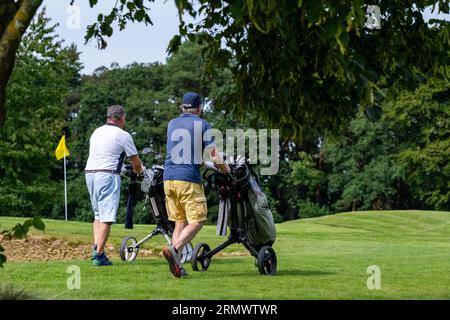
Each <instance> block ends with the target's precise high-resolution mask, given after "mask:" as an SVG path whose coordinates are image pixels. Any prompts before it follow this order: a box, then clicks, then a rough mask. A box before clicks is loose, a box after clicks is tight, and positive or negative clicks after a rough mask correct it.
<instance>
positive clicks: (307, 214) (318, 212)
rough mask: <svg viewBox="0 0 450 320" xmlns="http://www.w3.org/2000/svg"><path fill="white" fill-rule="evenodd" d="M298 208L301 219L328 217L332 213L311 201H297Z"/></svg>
mask: <svg viewBox="0 0 450 320" xmlns="http://www.w3.org/2000/svg"><path fill="white" fill-rule="evenodd" d="M296 207H297V209H298V212H299V217H300V218H301V219H304V218H314V217H320V216H326V215H328V214H330V211H329V210H328V209H327V208H326V207H321V206H319V205H318V204H316V203H314V202H311V201H309V200H306V201H304V200H299V201H297V204H296Z"/></svg>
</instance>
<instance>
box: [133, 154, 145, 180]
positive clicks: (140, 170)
mask: <svg viewBox="0 0 450 320" xmlns="http://www.w3.org/2000/svg"><path fill="white" fill-rule="evenodd" d="M130 161H131V165H132V167H133V170H134V172H136V174H137V175H142V174H144V170H145V169H144V166H143V165H142V161H141V159H139V157H138V156H131V157H130Z"/></svg>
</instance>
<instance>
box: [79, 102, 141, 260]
mask: <svg viewBox="0 0 450 320" xmlns="http://www.w3.org/2000/svg"><path fill="white" fill-rule="evenodd" d="M124 128H125V110H124V108H123V107H121V106H110V107H108V111H107V120H106V124H105V125H103V126H101V127H99V128H97V129H95V131H94V132H93V133H92V135H91V138H90V140H89V144H90V147H89V158H88V160H87V164H86V168H85V173H86V184H87V188H88V191H89V195H90V198H91V204H92V210H93V211H94V215H95V220H94V248H93V251H92V263H93V265H95V266H109V265H112V263H111V262H110V261H109V260H108V258H107V257H106V254H105V251H104V250H105V245H106V241H107V240H108V236H109V232H110V230H111V225H112V224H113V223H115V222H116V214H117V209H118V207H119V200H120V171H121V167H122V163H123V161H124V159H125V156H127V157H128V158H129V159H130V161H131V164H132V166H133V170H134V171H135V172H136V173H137V174H138V175H141V174H143V172H144V167H143V166H142V162H141V160H140V159H139V157H138V155H137V154H138V152H137V150H136V146H135V144H134V142H133V138H132V137H131V135H130V134H129V133H128V132H126V131H124V130H123V129H124Z"/></svg>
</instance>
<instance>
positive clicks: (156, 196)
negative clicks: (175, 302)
mask: <svg viewBox="0 0 450 320" xmlns="http://www.w3.org/2000/svg"><path fill="white" fill-rule="evenodd" d="M123 175H125V176H127V177H129V178H130V180H131V182H130V187H129V190H128V201H127V216H126V224H125V228H130V226H131V228H132V225H133V224H132V221H133V211H134V202H135V197H136V192H137V189H138V186H139V185H140V187H141V188H140V189H141V191H142V192H144V193H145V197H146V201H147V202H148V203H150V205H151V207H152V210H151V213H152V216H153V219H154V220H155V223H156V228H155V229H154V230H152V231H151V232H150V234H148V235H147V236H146V237H145V238H144V239H142V240H140V241H137V240H136V238H134V237H125V238H124V239H123V240H122V244H121V246H120V252H119V253H120V257H121V259H122V260H124V261H134V260H135V259H136V256H137V254H138V252H139V249H140V247H141V245H142V244H143V243H144V242H146V241H148V240H150V239H151V238H153V237H154V236H156V235H158V234H161V235H162V236H163V237H164V238H165V239H166V242H167V244H171V243H172V239H171V237H172V234H173V230H174V227H175V223H174V222H172V221H170V220H169V218H168V215H167V210H166V200H165V199H166V198H165V193H164V181H163V175H164V167H163V166H158V165H154V166H152V171H151V174H150V175H151V176H152V178H150V179H149V180H146V179H144V180H142V181H140V180H138V179H137V176H136V174H135V173H134V172H133V169H132V167H131V166H126V167H125V170H124V173H123ZM149 181H151V182H149ZM191 254H192V244H191V243H190V242H188V243H187V244H186V245H185V246H184V247H183V252H182V254H181V262H185V261H189V260H190V257H191Z"/></svg>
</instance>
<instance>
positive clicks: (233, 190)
mask: <svg viewBox="0 0 450 320" xmlns="http://www.w3.org/2000/svg"><path fill="white" fill-rule="evenodd" d="M207 168H208V169H207V170H206V171H205V172H204V173H203V178H204V179H205V180H206V183H205V187H206V188H207V189H210V190H213V191H215V192H217V194H218V196H219V199H220V201H221V203H220V204H219V220H218V230H219V229H220V228H225V229H224V233H223V234H222V235H225V234H226V226H227V223H228V226H229V229H230V234H229V236H228V240H226V241H225V242H224V243H222V244H221V245H219V246H217V247H216V248H214V249H212V250H211V249H210V247H209V246H208V245H207V244H206V243H199V244H197V245H196V246H195V248H194V250H193V252H192V257H191V265H192V269H193V270H194V271H206V270H207V269H208V267H209V265H210V262H211V258H212V257H213V256H214V255H216V254H217V253H218V252H220V251H222V250H223V249H225V248H226V247H228V246H229V245H231V244H234V243H242V244H243V245H244V247H245V248H246V249H247V250H248V251H249V252H250V254H251V255H252V256H253V257H255V258H256V265H257V267H258V270H259V272H260V274H264V275H273V274H275V273H276V269H277V256H276V254H275V251H274V249H273V248H272V244H273V243H274V241H275V225H274V223H273V217H272V213H271V211H270V209H269V207H268V204H267V203H266V204H265V206H266V207H265V208H264V209H265V210H267V211H266V212H268V213H267V215H268V217H269V219H267V224H266V226H267V227H268V228H267V229H270V232H269V233H272V235H271V236H269V237H267V234H265V235H263V236H262V237H259V239H264V240H263V241H264V242H263V243H261V242H258V241H256V240H255V239H256V238H255V237H253V236H251V234H250V232H249V230H250V229H249V227H250V224H252V226H254V227H255V226H256V221H255V214H258V213H255V212H254V210H252V208H253V209H255V206H252V203H251V201H250V199H249V197H250V196H251V195H253V196H252V197H253V198H252V201H253V205H255V203H256V201H254V200H255V199H256V198H255V196H254V195H255V193H253V194H250V193H251V192H253V190H258V192H259V193H258V194H259V195H261V194H262V192H261V190H260V189H259V183H258V177H257V175H256V174H255V173H254V172H253V169H252V168H251V166H250V164H248V163H243V164H237V163H234V164H231V165H230V168H231V172H230V174H222V173H219V172H218V171H217V170H215V169H214V167H213V166H208V167H207ZM211 171H213V172H211ZM208 173H209V174H208ZM262 197H264V200H266V198H265V195H263V194H262ZM221 210H222V214H223V213H224V212H225V211H227V214H226V215H225V217H226V218H223V217H222V221H220V220H221V218H220V215H221V212H220V211H221ZM219 224H222V226H219ZM257 229H258V228H253V231H254V230H257ZM261 229H264V228H259V230H260V231H259V232H261ZM262 233H264V231H262ZM254 234H255V233H254V232H253V235H254ZM251 238H252V239H251Z"/></svg>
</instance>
